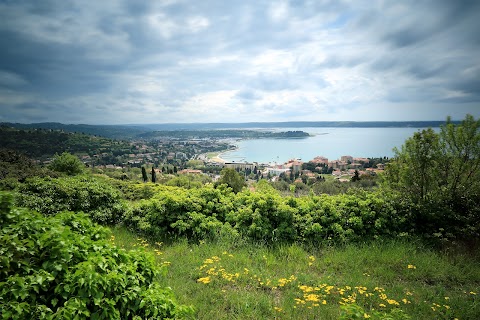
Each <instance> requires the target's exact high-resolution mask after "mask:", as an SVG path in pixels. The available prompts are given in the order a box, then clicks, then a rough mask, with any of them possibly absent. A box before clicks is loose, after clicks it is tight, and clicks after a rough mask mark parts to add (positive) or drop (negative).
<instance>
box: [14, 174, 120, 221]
mask: <svg viewBox="0 0 480 320" xmlns="http://www.w3.org/2000/svg"><path fill="white" fill-rule="evenodd" d="M18 191H19V195H18V199H17V204H18V205H19V206H21V207H27V208H30V209H33V210H35V211H37V212H40V213H42V214H45V215H52V214H57V213H59V212H62V211H75V212H79V211H83V212H85V213H87V214H88V215H89V216H90V217H91V218H92V219H93V220H94V221H96V222H99V223H102V224H115V223H118V222H120V221H121V220H122V219H123V214H124V211H125V203H124V202H123V201H122V199H121V197H120V193H119V192H118V191H117V190H116V189H114V188H113V187H111V186H110V185H108V184H107V183H104V182H100V181H99V180H97V179H95V178H93V177H88V176H75V177H63V178H56V179H53V178H38V177H34V178H31V179H27V181H26V182H25V183H24V184H22V185H20V187H19V189H18Z"/></svg>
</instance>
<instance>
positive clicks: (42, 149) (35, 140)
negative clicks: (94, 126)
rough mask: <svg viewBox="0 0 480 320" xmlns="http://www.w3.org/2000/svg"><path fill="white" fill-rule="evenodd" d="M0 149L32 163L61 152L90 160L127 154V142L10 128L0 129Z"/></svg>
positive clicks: (55, 131) (41, 130)
mask: <svg viewBox="0 0 480 320" xmlns="http://www.w3.org/2000/svg"><path fill="white" fill-rule="evenodd" d="M0 149H8V150H16V151H18V152H22V153H24V154H26V155H28V156H29V157H32V158H35V159H40V158H42V159H44V158H48V157H51V156H53V155H54V154H55V153H62V152H64V151H67V152H70V153H76V154H84V155H90V156H93V155H94V154H96V153H109V154H113V155H122V154H125V153H130V152H131V149H132V146H131V145H130V144H129V142H127V141H120V140H113V139H109V138H104V137H100V136H93V135H88V134H83V133H73V132H65V131H61V130H54V129H35V128H12V127H7V126H6V125H0Z"/></svg>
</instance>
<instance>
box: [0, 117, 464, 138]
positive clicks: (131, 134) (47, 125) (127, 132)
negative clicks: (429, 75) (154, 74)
mask: <svg viewBox="0 0 480 320" xmlns="http://www.w3.org/2000/svg"><path fill="white" fill-rule="evenodd" d="M452 123H454V124H458V123H460V121H452ZM443 124H445V121H286V122H242V123H158V124H123V125H106V124H101V125H92V124H63V123H58V122H40V123H30V124H26V123H11V122H3V123H0V126H2V127H12V128H17V129H21V130H22V129H23V130H29V129H47V130H62V131H65V132H77V133H84V134H91V135H96V136H102V137H105V138H110V139H128V140H130V139H136V138H139V137H146V136H153V135H154V134H153V133H152V132H156V133H155V134H156V135H158V134H160V135H164V136H165V135H167V133H166V132H167V131H184V133H183V135H188V134H191V133H192V132H193V131H195V132H197V133H198V131H204V133H206V132H210V133H211V132H212V131H213V130H219V131H228V130H235V131H237V130H239V131H238V132H236V133H235V134H237V135H240V136H239V138H253V137H248V135H249V134H251V133H250V132H243V133H241V132H242V131H256V132H262V131H263V132H265V131H266V130H265V129H281V128H298V129H300V128H302V129H303V128H429V127H431V128H438V127H440V126H441V125H443ZM291 132H294V133H293V136H290V137H288V138H300V137H302V136H295V135H297V134H298V135H301V134H299V133H298V131H291ZM295 132H297V133H295ZM204 133H200V135H202V134H204ZM225 133H226V132H224V134H225ZM168 134H170V135H171V132H170V133H168ZM241 135H244V136H241ZM245 135H247V136H245ZM267 135H268V134H267V133H264V136H263V137H266V136H267ZM275 135H277V136H276V138H285V137H281V133H279V132H271V133H270V136H269V137H271V138H275ZM288 135H291V133H289V134H288ZM307 135H308V134H307V133H305V132H304V137H306V136H307Z"/></svg>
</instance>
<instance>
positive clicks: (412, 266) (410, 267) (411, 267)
mask: <svg viewBox="0 0 480 320" xmlns="http://www.w3.org/2000/svg"><path fill="white" fill-rule="evenodd" d="M407 268H408V269H417V267H415V266H414V265H413V264H409V265H408V266H407Z"/></svg>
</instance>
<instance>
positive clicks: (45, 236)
mask: <svg viewBox="0 0 480 320" xmlns="http://www.w3.org/2000/svg"><path fill="white" fill-rule="evenodd" d="M0 225H1V230H0V259H1V263H0V297H1V298H0V310H2V317H3V319H146V318H148V319H164V318H176V317H178V318H179V317H183V316H189V315H191V314H192V309H191V308H190V307H186V306H182V305H178V304H177V303H176V301H175V298H174V295H173V293H172V292H171V290H170V289H168V288H160V287H159V286H158V285H156V284H155V283H154V279H155V277H156V276H157V275H158V274H159V271H160V270H159V269H157V268H156V266H155V261H154V258H153V256H151V255H147V254H146V253H144V252H140V251H135V252H127V251H125V250H123V249H119V248H117V247H115V246H113V245H112V244H110V243H109V241H108V239H107V235H108V232H107V231H108V230H107V229H105V228H103V227H100V226H98V225H96V224H94V223H92V222H91V221H90V220H89V219H88V217H87V216H86V215H84V214H78V213H77V214H74V213H71V212H66V213H61V214H58V215H56V216H54V217H44V216H42V215H40V214H38V213H35V212H32V211H30V210H27V209H17V208H14V207H12V197H11V195H9V194H4V193H0Z"/></svg>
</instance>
